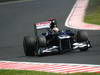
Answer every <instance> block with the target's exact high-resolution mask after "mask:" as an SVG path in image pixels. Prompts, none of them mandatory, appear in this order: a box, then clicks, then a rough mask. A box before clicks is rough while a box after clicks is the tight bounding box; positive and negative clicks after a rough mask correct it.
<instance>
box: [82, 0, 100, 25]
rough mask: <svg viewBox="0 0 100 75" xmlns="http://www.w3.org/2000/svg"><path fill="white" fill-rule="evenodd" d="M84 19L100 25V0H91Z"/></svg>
mask: <svg viewBox="0 0 100 75" xmlns="http://www.w3.org/2000/svg"><path fill="white" fill-rule="evenodd" d="M84 21H85V22H87V23H91V24H97V25H100V0H90V1H89V5H88V8H87V10H86V15H85V19H84Z"/></svg>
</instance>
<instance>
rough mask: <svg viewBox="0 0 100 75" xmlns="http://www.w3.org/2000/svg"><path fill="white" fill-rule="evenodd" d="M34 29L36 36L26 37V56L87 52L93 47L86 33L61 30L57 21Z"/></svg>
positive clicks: (43, 23) (41, 24)
mask: <svg viewBox="0 0 100 75" xmlns="http://www.w3.org/2000/svg"><path fill="white" fill-rule="evenodd" d="M33 28H34V32H33V33H34V36H25V37H24V40H23V48H24V52H25V55H26V56H41V55H45V54H57V53H65V52H68V51H72V50H76V49H79V50H80V51H87V50H88V49H89V48H90V47H91V43H90V41H89V39H88V35H87V32H86V31H81V30H78V31H77V32H76V33H75V32H73V31H71V30H68V29H66V30H59V29H58V27H57V23H56V19H49V20H48V21H46V22H40V23H36V24H34V25H33ZM54 29H55V30H54Z"/></svg>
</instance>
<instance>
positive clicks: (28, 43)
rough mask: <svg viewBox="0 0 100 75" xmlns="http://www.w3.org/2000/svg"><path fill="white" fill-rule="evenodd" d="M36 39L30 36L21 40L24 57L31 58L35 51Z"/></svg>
mask: <svg viewBox="0 0 100 75" xmlns="http://www.w3.org/2000/svg"><path fill="white" fill-rule="evenodd" d="M35 44H36V39H35V38H33V37H30V36H26V37H24V39H23V48H24V53H25V56H33V55H34V50H35Z"/></svg>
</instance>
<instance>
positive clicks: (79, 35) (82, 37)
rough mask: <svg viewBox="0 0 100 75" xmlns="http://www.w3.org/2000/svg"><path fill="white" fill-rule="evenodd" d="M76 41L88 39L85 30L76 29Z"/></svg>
mask: <svg viewBox="0 0 100 75" xmlns="http://www.w3.org/2000/svg"><path fill="white" fill-rule="evenodd" d="M76 40H77V42H85V41H88V34H87V32H85V31H78V32H77V35H76Z"/></svg>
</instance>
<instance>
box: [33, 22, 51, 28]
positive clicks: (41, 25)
mask: <svg viewBox="0 0 100 75" xmlns="http://www.w3.org/2000/svg"><path fill="white" fill-rule="evenodd" d="M50 23H51V22H50V21H46V22H39V23H36V24H34V25H35V27H36V29H46V28H50Z"/></svg>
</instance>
